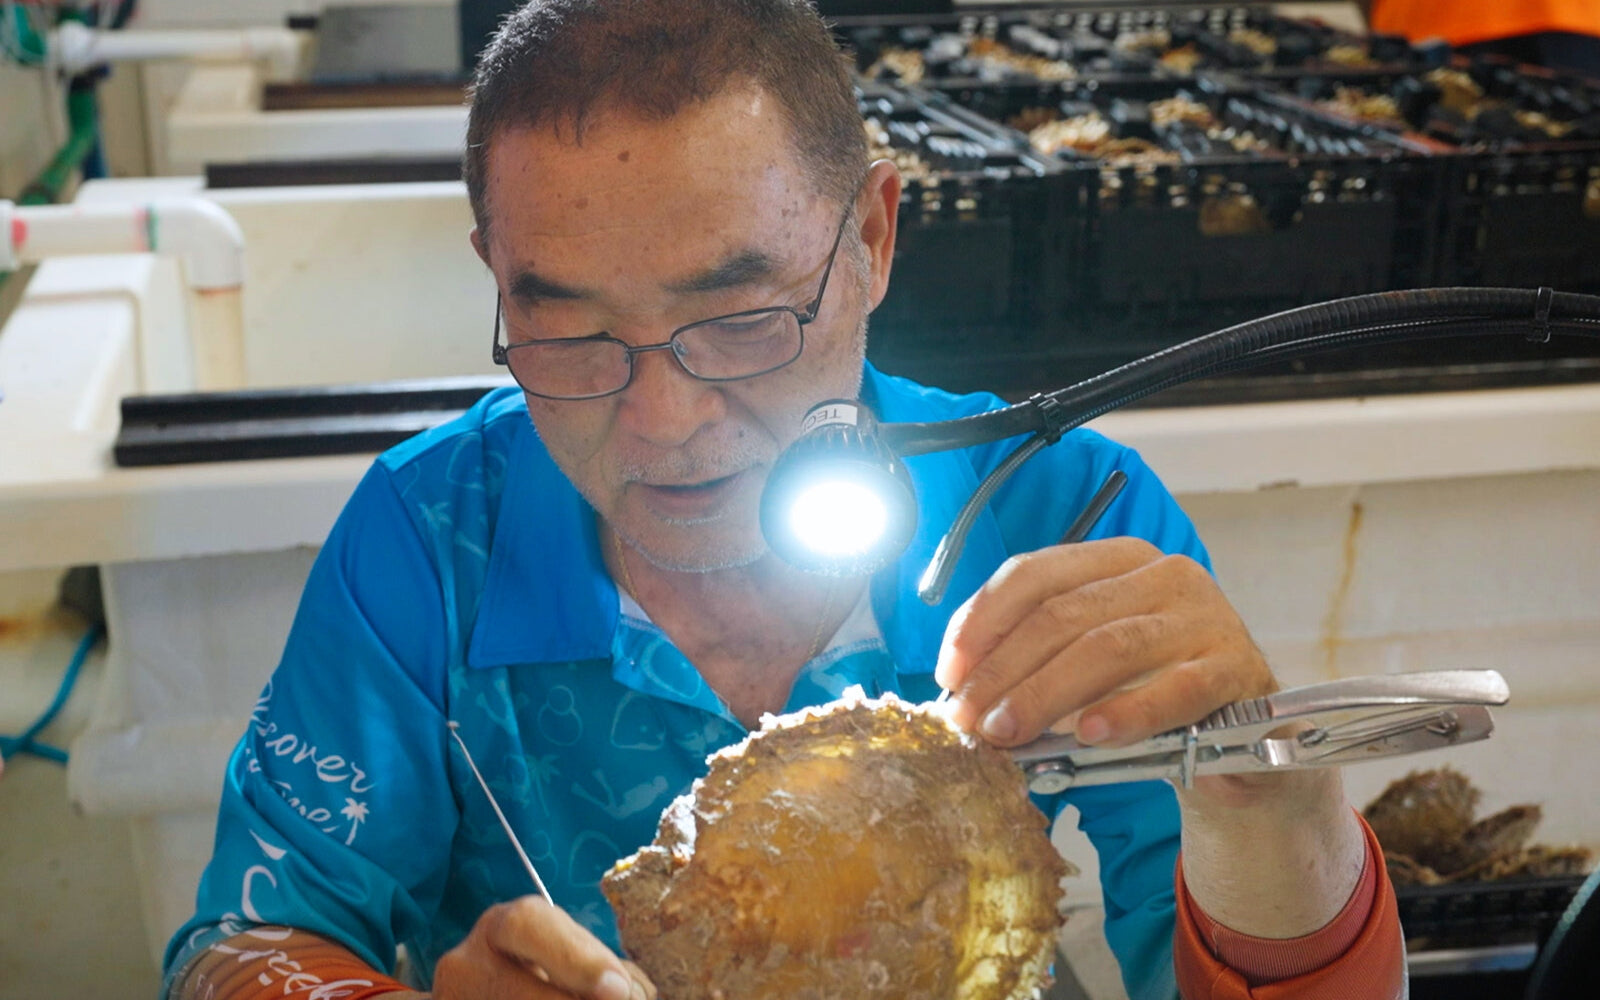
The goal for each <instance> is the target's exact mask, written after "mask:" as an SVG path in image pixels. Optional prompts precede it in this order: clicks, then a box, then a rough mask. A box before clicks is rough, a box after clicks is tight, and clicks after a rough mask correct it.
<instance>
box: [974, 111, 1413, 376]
mask: <svg viewBox="0 0 1600 1000" xmlns="http://www.w3.org/2000/svg"><path fill="white" fill-rule="evenodd" d="M948 96H949V97H950V98H951V99H952V100H955V101H958V102H960V103H962V104H963V105H964V106H967V107H969V108H971V109H972V110H974V111H976V112H979V113H982V114H985V115H988V116H991V117H995V118H998V119H1000V120H1001V121H1003V122H1006V123H1008V124H1012V125H1013V126H1019V125H1021V126H1027V125H1032V124H1034V123H1036V122H1037V121H1038V120H1039V119H1040V118H1041V117H1045V116H1048V115H1051V114H1055V115H1058V116H1060V117H1065V118H1070V119H1072V120H1074V121H1083V120H1084V118H1082V117H1081V116H1085V115H1098V120H1099V121H1101V122H1103V123H1105V125H1106V127H1107V128H1108V130H1109V131H1108V136H1109V138H1110V140H1112V141H1113V142H1122V141H1124V140H1126V141H1132V142H1142V143H1143V146H1142V147H1141V148H1142V149H1144V150H1145V151H1144V152H1135V153H1134V154H1133V155H1132V156H1131V158H1127V159H1124V158H1122V153H1120V152H1116V151H1113V152H1110V153H1109V156H1108V158H1106V159H1096V158H1095V157H1094V155H1092V154H1091V153H1088V152H1083V151H1080V150H1078V149H1066V150H1063V151H1061V152H1060V153H1058V154H1057V155H1058V156H1059V157H1060V158H1061V159H1062V162H1063V165H1064V166H1065V167H1066V170H1067V173H1068V175H1070V176H1079V177H1083V178H1087V180H1086V181H1085V183H1086V184H1087V186H1088V187H1089V188H1090V189H1091V191H1092V200H1093V211H1092V213H1091V216H1090V229H1089V232H1088V235H1087V240H1086V242H1085V251H1084V253H1083V254H1082V255H1081V256H1080V257H1079V258H1077V259H1070V258H1069V259H1063V260H1060V261H1059V262H1058V264H1057V267H1058V269H1059V270H1061V271H1065V272H1073V271H1076V272H1077V277H1076V278H1069V279H1068V280H1077V281H1080V282H1081V283H1082V286H1083V294H1082V301H1083V303H1084V304H1085V305H1087V306H1088V308H1089V312H1088V314H1087V315H1086V316H1084V317H1083V318H1085V319H1087V321H1088V322H1087V325H1088V327H1089V330H1088V332H1087V335H1088V336H1090V337H1092V338H1096V342H1095V343H1093V344H1085V345H1081V346H1083V347H1085V348H1092V349H1095V350H1105V349H1106V348H1107V346H1108V344H1110V345H1114V349H1111V350H1109V351H1107V353H1106V357H1107V358H1108V359H1112V358H1118V357H1121V358H1123V359H1127V358H1130V357H1132V356H1136V355H1137V354H1138V353H1140V352H1142V351H1145V350H1149V349H1152V348H1156V347H1160V346H1164V345H1165V344H1169V343H1171V342H1173V341H1174V340H1175V339H1182V335H1193V334H1196V333H1202V332H1205V331H1207V330H1210V329H1214V328H1215V327H1216V326H1217V325H1219V323H1218V322H1217V321H1218V319H1219V317H1224V316H1231V315H1237V316H1238V317H1239V318H1241V319H1242V318H1249V317H1253V316H1258V315H1262V314H1264V313H1267V312H1272V311H1275V310H1277V309H1282V308H1289V307H1292V306H1296V305H1303V304H1307V303H1310V302H1317V301H1322V300H1325V299H1329V298H1336V297H1339V296H1343V295H1354V294H1360V293H1363V292H1371V291H1380V290H1384V289H1387V288H1391V287H1395V286H1396V284H1397V283H1398V282H1399V279H1400V278H1401V277H1402V276H1403V275H1404V274H1406V273H1407V272H1408V269H1409V270H1412V271H1414V270H1416V269H1418V268H1419V267H1420V266H1421V265H1420V263H1419V262H1418V260H1417V257H1418V254H1419V251H1418V250H1417V249H1415V247H1416V245H1417V241H1419V240H1421V239H1422V230H1424V229H1426V228H1428V227H1430V226H1431V225H1432V223H1433V220H1434V219H1435V218H1436V214H1435V213H1436V202H1437V197H1438V189H1439V171H1440V168H1439V165H1438V164H1437V163H1436V162H1435V161H1434V160H1433V159H1432V158H1430V157H1429V156H1427V155H1425V154H1424V153H1422V152H1420V151H1419V150H1418V149H1416V148H1408V147H1407V146H1406V145H1405V144H1404V143H1402V142H1399V141H1396V140H1394V139H1393V138H1392V137H1388V136H1385V135H1383V134H1382V133H1381V132H1379V131H1377V130H1371V129H1363V128H1361V127H1358V126H1353V125H1350V124H1347V123H1340V122H1336V121H1331V120H1328V119H1324V118H1322V117H1320V116H1317V115H1316V114H1314V113H1312V112H1310V111H1308V110H1307V109H1305V108H1302V107H1299V106H1298V105H1295V104H1294V103H1293V102H1286V101H1276V100H1273V99H1271V98H1270V97H1269V96H1265V95H1263V94H1262V93H1261V92H1259V91H1258V90H1257V89H1256V88H1254V87H1248V86H1244V87H1241V86H1240V85H1238V84H1236V83H1232V84H1230V83H1228V82H1226V81H1221V80H1211V81H1201V83H1200V84H1198V85H1189V84H1181V85H1180V84H1175V83H1173V82H1170V81H1153V80H1152V81H1139V82H1132V81H1119V82H1115V83H1110V82H1107V81H1097V82H1095V83H1081V82H1080V83H1075V84H1060V85H1054V86H1032V87H1028V86H1007V87H966V88H957V89H952V90H951V91H950V92H949V93H948ZM1171 99H1178V100H1182V101H1186V102H1187V103H1186V104H1185V105H1183V107H1184V108H1191V109H1196V112H1195V113H1196V114H1198V113H1199V112H1201V111H1203V112H1205V113H1206V115H1208V123H1206V124H1197V123H1196V122H1195V121H1189V120H1185V119H1183V118H1182V117H1181V116H1180V117H1179V119H1178V120H1177V121H1175V122H1173V121H1170V120H1168V119H1167V118H1166V117H1165V116H1164V115H1163V114H1162V113H1161V111H1160V108H1161V104H1160V103H1159V102H1165V101H1168V100H1171ZM1170 107H1171V106H1168V111H1169V113H1170ZM1158 119H1159V121H1158ZM1163 122H1164V123H1163ZM1034 134H1035V136H1040V135H1041V134H1042V133H1038V132H1036V133H1034ZM1247 140H1248V141H1247ZM1108 148H1112V149H1115V148H1119V147H1108ZM1058 329H1059V328H1058ZM1048 335H1049V334H1048V333H1046V336H1048Z"/></svg>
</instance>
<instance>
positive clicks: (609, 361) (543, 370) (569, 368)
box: [506, 340, 628, 399]
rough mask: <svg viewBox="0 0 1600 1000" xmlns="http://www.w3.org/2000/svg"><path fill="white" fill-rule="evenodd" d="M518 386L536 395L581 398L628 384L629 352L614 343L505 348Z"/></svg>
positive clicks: (531, 343) (531, 344)
mask: <svg viewBox="0 0 1600 1000" xmlns="http://www.w3.org/2000/svg"><path fill="white" fill-rule="evenodd" d="M506 365H507V366H508V367H509V368H510V369H511V376H512V377H513V378H515V379H516V380H517V384H518V385H520V386H522V387H523V388H524V389H526V390H528V391H529V392H531V393H533V394H534V395H535V396H548V397H550V398H551V399H582V398H583V397H585V396H603V395H605V394H606V393H608V392H616V391H617V390H618V389H621V388H622V387H623V386H625V385H627V384H628V349H627V348H626V347H624V346H623V345H622V344H619V343H617V342H616V341H614V340H535V341H529V342H527V343H522V344H514V345H512V346H511V347H508V348H506Z"/></svg>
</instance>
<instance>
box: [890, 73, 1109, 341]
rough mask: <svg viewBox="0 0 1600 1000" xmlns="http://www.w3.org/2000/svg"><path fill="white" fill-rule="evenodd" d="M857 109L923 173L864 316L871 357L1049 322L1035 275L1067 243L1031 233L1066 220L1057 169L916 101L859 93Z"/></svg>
mask: <svg viewBox="0 0 1600 1000" xmlns="http://www.w3.org/2000/svg"><path fill="white" fill-rule="evenodd" d="M860 104H861V109H862V114H863V116H864V117H866V118H868V119H869V120H872V121H874V122H876V123H878V124H879V125H880V126H882V127H883V129H884V130H885V131H886V132H887V133H888V137H889V143H890V145H891V147H893V148H894V149H895V150H897V151H903V152H909V153H914V154H915V155H916V156H917V157H918V158H919V159H920V160H921V161H922V162H923V164H924V165H925V166H926V167H927V168H929V172H928V174H927V175H926V176H923V177H916V178H908V179H907V181H906V184H905V188H904V190H903V192H902V196H901V203H900V228H899V232H898V234H897V240H896V248H895V249H896V252H895V262H894V272H893V279H892V280H891V282H890V290H889V294H888V296H887V297H886V298H885V300H884V302H883V303H882V304H881V305H880V306H879V308H878V309H877V310H876V311H875V312H874V313H873V317H872V330H873V341H874V346H875V348H876V349H877V350H878V351H879V352H880V353H882V352H887V353H888V354H890V355H894V354H902V355H903V354H906V353H913V352H918V351H928V350H941V349H947V348H949V347H950V346H951V345H952V344H955V343H959V342H960V340H959V339H952V338H953V337H954V335H953V334H952V333H951V331H952V330H954V329H956V328H963V327H976V328H979V329H981V330H982V331H983V333H984V335H985V336H987V337H988V338H991V339H997V340H1001V341H1004V340H1009V339H1014V338H1016V337H1018V336H1020V335H1021V334H1022V332H1024V331H1026V330H1029V329H1033V328H1036V327H1037V326H1038V325H1039V324H1040V323H1041V322H1044V321H1047V320H1048V319H1049V318H1050V317H1052V316H1054V315H1055V314H1057V313H1058V312H1059V311H1060V309H1061V305H1060V303H1059V301H1058V300H1057V299H1056V298H1055V294H1056V293H1055V290H1054V289H1053V288H1052V287H1051V286H1049V285H1047V284H1046V283H1044V282H1043V281H1042V280H1041V273H1040V270H1039V268H1040V266H1041V262H1042V261H1043V260H1045V259H1046V258H1047V257H1051V256H1053V255H1056V254H1059V253H1061V252H1064V251H1063V250H1061V249H1060V248H1059V246H1058V244H1060V243H1061V241H1063V240H1066V239H1069V238H1070V237H1069V236H1068V235H1067V233H1066V231H1064V230H1063V229H1062V228H1060V227H1053V226H1052V227H1046V226H1041V225H1040V220H1042V219H1045V218H1056V219H1059V218H1062V217H1063V216H1065V215H1066V214H1068V213H1066V212H1065V211H1064V210H1063V209H1062V208H1060V207H1059V202H1060V201H1061V200H1062V199H1063V197H1064V194H1063V188H1062V186H1061V185H1060V184H1059V183H1057V182H1055V181H1054V179H1053V175H1055V174H1058V173H1059V172H1060V166H1059V165H1058V164H1057V163H1056V162H1055V161H1054V160H1052V159H1051V158H1049V157H1043V156H1038V155H1036V154H1034V153H1033V152H1031V151H1030V150H1029V149H1028V147H1027V144H1026V143H1025V142H1023V141H1021V139H1020V137H1019V136H1018V135H1016V134H1015V133H1013V132H1011V131H1010V130H1008V129H1005V128H1003V127H1001V126H999V125H997V124H996V123H994V122H991V121H987V120H985V119H983V118H981V117H979V116H977V115H973V114H970V113H968V112H965V111H963V110H962V109H960V108H958V107H954V106H952V105H950V104H949V103H948V102H944V101H937V100H930V99H929V97H928V95H925V94H918V93H914V92H911V91H907V90H903V89H901V88H896V87H888V86H883V85H877V84H871V83H865V84H863V85H862V87H861V97H860ZM1081 229H1082V227H1081V226H1079V227H1077V231H1080V232H1081Z"/></svg>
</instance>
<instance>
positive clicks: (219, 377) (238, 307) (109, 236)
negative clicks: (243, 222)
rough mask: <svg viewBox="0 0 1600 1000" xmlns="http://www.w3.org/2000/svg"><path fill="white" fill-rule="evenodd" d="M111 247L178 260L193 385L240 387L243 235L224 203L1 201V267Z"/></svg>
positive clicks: (112, 250)
mask: <svg viewBox="0 0 1600 1000" xmlns="http://www.w3.org/2000/svg"><path fill="white" fill-rule="evenodd" d="M112 253H158V254H163V255H167V256H174V257H180V258H182V260H183V265H184V267H183V270H184V274H185V276H186V280H187V281H188V284H189V289H190V313H191V316H190V319H191V333H192V344H193V350H194V362H195V381H196V383H197V384H196V388H199V389H203V390H209V389H237V388H241V387H243V385H244V383H245V370H244V314H243V305H242V297H241V295H240V288H241V286H242V285H243V284H244V233H243V232H242V231H241V230H240V229H239V224H238V223H237V222H235V221H234V219H233V216H231V215H229V214H228V213H227V212H226V211H225V210H224V209H223V208H222V207H221V206H219V205H217V204H216V203H215V202H212V201H207V200H206V199H204V198H165V199H161V200H159V201H154V202H150V203H148V204H144V205H140V204H134V203H105V204H100V203H89V204H84V205H41V206H37V207H35V206H27V207H23V206H18V205H16V204H14V203H12V202H9V201H0V271H11V270H16V268H17V267H18V266H19V265H21V264H36V263H39V262H41V261H44V260H47V259H49V258H51V257H66V256H76V255H80V254H112Z"/></svg>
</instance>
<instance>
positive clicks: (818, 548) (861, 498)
mask: <svg viewBox="0 0 1600 1000" xmlns="http://www.w3.org/2000/svg"><path fill="white" fill-rule="evenodd" d="M888 525H889V509H888V507H886V506H885V505H884V502H883V498H882V497H880V496H878V494H877V493H875V492H873V491H872V490H871V489H869V488H867V487H866V486H865V485H863V484H861V483H859V482H854V481H852V480H848V479H831V480H824V481H823V482H820V483H815V484H813V485H810V486H807V487H806V488H805V489H804V490H802V491H801V492H800V495H799V496H797V497H796V498H795V500H794V505H793V506H792V507H791V508H790V510H789V530H790V531H792V532H793V533H794V535H795V537H796V538H797V539H799V541H800V543H801V544H802V545H804V546H806V547H807V548H809V549H810V550H811V551H813V552H815V553H817V554H818V555H822V556H827V557H830V558H831V557H850V556H858V555H861V554H863V553H866V552H868V551H870V550H871V549H872V548H873V546H875V545H877V544H878V542H879V541H880V540H881V539H882V538H883V533H884V529H885V528H887V527H888Z"/></svg>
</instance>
